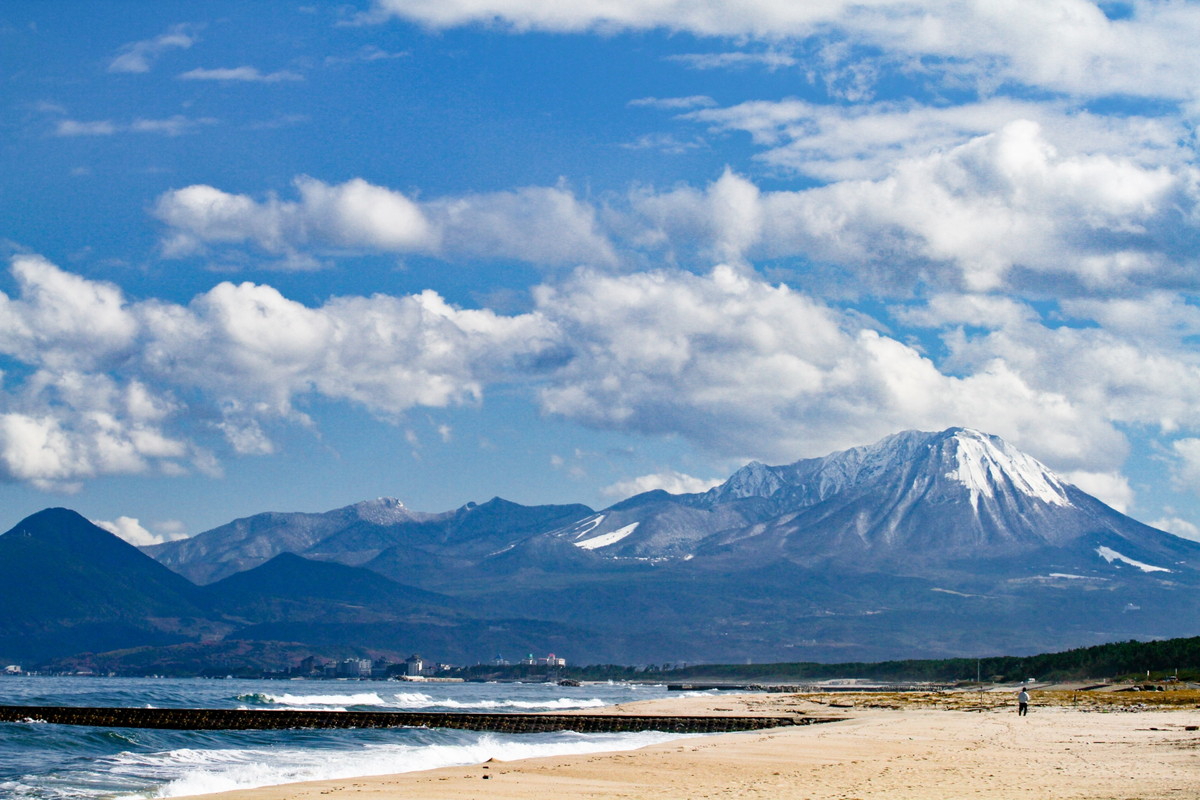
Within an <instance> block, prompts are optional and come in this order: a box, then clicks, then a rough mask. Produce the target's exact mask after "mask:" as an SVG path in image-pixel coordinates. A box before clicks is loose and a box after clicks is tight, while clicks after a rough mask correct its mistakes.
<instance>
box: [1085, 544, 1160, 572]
mask: <svg viewBox="0 0 1200 800" xmlns="http://www.w3.org/2000/svg"><path fill="white" fill-rule="evenodd" d="M1096 553H1097V554H1099V556H1100V557H1101V558H1103V559H1104V560H1105V561H1107V562H1108V563H1110V564H1111V563H1113V562H1114V561H1120V562H1122V563H1125V564H1128V565H1129V566H1131V567H1136V568H1138V569H1140V570H1141V571H1142V572H1170V571H1171V570H1169V569H1167V568H1166V567H1156V566H1154V565H1153V564H1144V563H1142V562H1141V561H1134V560H1133V559H1132V558H1130V557H1129V556H1123V555H1121V554H1120V553H1118V552H1117V551H1116V550H1113V549H1112V548H1111V547H1097V548H1096Z"/></svg>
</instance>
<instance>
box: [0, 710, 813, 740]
mask: <svg viewBox="0 0 1200 800" xmlns="http://www.w3.org/2000/svg"><path fill="white" fill-rule="evenodd" d="M824 721H826V720H823V719H818V718H809V717H799V718H796V717H778V716H776V717H756V716H717V715H714V716H652V715H639V714H628V715H626V714H621V715H618V714H457V713H438V712H406V711H292V710H284V709H280V710H260V709H227V708H211V709H210V708H94V707H84V706H0V722H47V723H55V724H58V725H93V726H97V727H104V728H162V729H171V730H210V731H211V730H285V729H291V728H403V727H408V728H457V729H461V730H473V731H494V732H499V733H544V732H548V731H564V730H567V731H576V732H579V733H624V732H632V731H669V732H672V733H730V732H734V731H750V730H761V729H764V728H777V727H781V726H785V725H804V724H809V723H812V722H824Z"/></svg>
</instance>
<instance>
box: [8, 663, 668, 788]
mask: <svg viewBox="0 0 1200 800" xmlns="http://www.w3.org/2000/svg"><path fill="white" fill-rule="evenodd" d="M665 696H667V688H666V686H650V685H643V684H628V683H608V684H603V683H601V684H585V685H583V686H558V685H557V684H553V683H418V682H398V681H315V680H314V681H273V680H241V679H232V678H228V679H223V680H213V679H202V678H182V679H176V678H104V677H48V676H35V675H26V676H3V677H0V705H44V706H53V705H60V706H129V707H155V708H255V709H261V708H279V709H325V710H335V709H344V710H350V711H455V712H471V711H477V712H512V713H521V712H537V711H566V710H570V709H589V708H602V707H604V706H608V705H613V704H616V703H624V702H629V701H634V700H652V699H656V698H660V697H665ZM678 738H681V735H680V734H678V733H665V732H654V731H651V732H643V733H603V734H581V733H572V732H569V731H563V732H557V733H536V734H500V733H486V732H477V731H460V730H445V729H424V728H390V729H369V730H368V729H363V730H357V729H354V730H273V731H159V730H147V729H139V728H97V727H90V726H76V725H55V724H47V723H44V722H11V723H8V722H6V723H0V798H3V799H4V800H34V798H36V799H37V800H59V799H60V798H72V799H73V798H89V799H90V798H106V799H107V798H114V799H120V800H125V799H127V798H128V799H132V798H155V797H179V796H182V795H193V794H204V793H208V792H222V791H229V790H232V789H243V788H251V787H255V786H268V785H273V784H280V783H292V782H296V781H312V780H322V779H334V778H349V777H356V776H364V775H385V774H392V773H399V772H409V771H414V770H425V769H433V768H435V767H443V766H453V765H464V764H477V763H480V762H483V761H487V760H488V759H489V758H495V759H499V760H502V761H509V760H512V759H518V758H531V757H537V756H549V755H565V754H574V753H591V752H598V751H611V750H629V749H634V748H638V747H643V746H645V745H648V744H654V743H658V742H664V741H668V740H671V739H678Z"/></svg>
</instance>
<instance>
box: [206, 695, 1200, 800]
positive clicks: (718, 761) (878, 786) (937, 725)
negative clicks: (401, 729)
mask: <svg viewBox="0 0 1200 800" xmlns="http://www.w3.org/2000/svg"><path fill="white" fill-rule="evenodd" d="M612 711H613V713H661V714H705V713H718V714H719V713H735V714H747V713H749V714H758V713H761V714H794V715H797V716H807V717H820V718H831V717H832V718H835V720H836V721H832V722H824V723H820V724H812V725H803V726H796V727H786V728H773V729H770V730H766V731H760V732H755V733H738V734H721V735H716V736H700V737H690V738H685V739H680V740H675V741H671V742H667V743H664V744H659V745H654V746H651V747H646V748H643V749H641V750H635V751H626V752H619V753H600V754H591V755H583V756H569V757H552V758H541V759H531V760H528V761H518V762H500V761H491V762H488V763H484V764H476V765H472V766H465V767H452V768H445V769H437V770H430V771H425V772H412V773H406V774H402V775H389V776H378V777H369V778H353V779H342V780H330V781H319V782H313V783H302V784H287V785H281V786H269V787H263V788H259V789H253V790H243V791H235V792H225V793H221V794H210V795H203V797H204V798H206V800H318V799H320V800H383V799H384V798H422V800H441V799H442V798H444V799H445V800H468V799H469V798H480V799H481V800H482V799H483V798H489V799H495V800H506V799H507V798H512V800H525V799H526V798H535V797H537V798H545V797H571V798H573V800H588V799H590V798H597V799H598V798H654V800H670V799H673V798H679V800H685V799H687V800H691V799H693V798H726V797H728V798H733V797H751V798H781V800H791V799H792V798H795V800H826V799H828V800H834V799H835V798H836V799H837V800H866V799H867V798H889V800H935V799H936V800H940V799H941V798H946V799H947V800H950V798H1031V799H1032V798H1037V799H1038V800H1050V799H1051V798H1087V800H1135V799H1136V800H1157V799H1158V798H1190V797H1195V796H1197V794H1198V793H1200V693H1195V692H1165V693H1164V692H1159V693H1152V692H1147V693H1120V694H1117V693H1112V694H1108V695H1101V694H1098V693H1091V692H1071V691H1058V692H1049V691H1045V692H1037V691H1035V692H1034V695H1033V705H1032V708H1031V711H1030V713H1029V715H1028V716H1025V717H1019V716H1018V715H1017V714H1016V706H1015V701H1014V700H1013V695H1012V693H1010V692H993V693H986V694H975V693H952V694H932V693H931V694H927V695H907V694H869V695H864V694H853V695H847V694H827V695H789V694H740V695H716V696H704V697H680V698H678V699H668V700H660V701H652V702H649V703H636V704H627V705H624V706H617V707H614V708H613V709H612Z"/></svg>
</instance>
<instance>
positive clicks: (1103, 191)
mask: <svg viewBox="0 0 1200 800" xmlns="http://www.w3.org/2000/svg"><path fill="white" fill-rule="evenodd" d="M1198 186H1200V172H1197V170H1195V169H1194V168H1191V167H1180V168H1178V169H1177V170H1171V169H1169V168H1167V167H1154V168H1150V167H1142V166H1139V165H1138V164H1136V163H1134V162H1132V161H1129V160H1126V159H1120V158H1113V157H1110V156H1108V155H1075V156H1066V155H1063V154H1061V153H1059V152H1058V151H1057V150H1056V149H1055V148H1054V147H1053V146H1051V145H1050V144H1049V143H1048V142H1047V141H1046V140H1045V138H1044V137H1043V136H1042V135H1041V130H1040V128H1039V127H1038V126H1037V125H1036V124H1034V123H1032V122H1022V121H1018V122H1013V123H1010V124H1008V125H1006V126H1004V127H1003V128H1002V129H1001V130H1000V131H998V132H997V133H994V134H988V135H986V136H981V137H978V138H976V139H973V140H971V141H970V142H968V143H966V144H964V145H961V146H959V147H955V148H952V149H951V150H949V151H946V152H941V153H935V154H932V155H929V156H926V157H922V158H913V159H901V160H900V161H898V162H897V163H896V164H895V165H894V167H893V169H892V171H891V173H890V174H889V175H888V176H887V177H886V178H883V179H880V180H872V181H867V180H854V181H843V182H840V183H836V184H832V185H828V186H823V187H818V188H814V189H808V190H801V191H791V192H789V191H779V192H762V191H760V190H759V189H758V187H757V186H755V185H754V184H753V183H751V182H750V181H748V180H747V179H745V178H744V177H741V176H739V175H736V174H733V173H732V172H728V171H727V172H726V174H725V175H723V176H722V177H721V178H720V179H719V180H717V181H716V182H714V183H713V184H711V185H710V186H709V187H707V188H705V189H703V190H699V189H695V188H692V187H682V188H679V189H675V190H672V191H669V192H663V193H655V192H651V191H645V190H643V191H640V192H637V193H635V194H634V195H633V196H632V198H631V201H630V202H631V205H632V208H633V212H634V214H635V215H639V216H640V218H641V219H640V220H639V223H640V224H641V225H642V226H643V232H642V233H641V234H640V236H639V238H638V239H637V240H636V241H637V242H638V243H640V244H642V245H644V246H648V247H649V246H653V245H655V244H657V245H658V246H660V247H663V248H664V249H666V251H667V252H668V254H669V255H671V256H672V257H676V258H678V257H680V255H681V254H682V255H684V256H686V255H687V253H686V250H684V249H683V248H685V247H692V248H694V249H695V250H697V251H698V252H699V254H700V256H701V259H702V258H703V257H705V256H707V257H714V258H718V259H721V260H731V261H732V260H744V259H747V258H782V257H794V256H800V257H803V258H806V259H809V260H811V261H813V262H815V263H817V264H826V265H832V266H834V267H835V268H837V269H840V270H844V271H845V274H847V275H848V276H849V277H850V278H851V279H852V281H853V283H854V284H855V285H857V286H861V287H863V288H865V289H866V290H867V291H870V292H874V293H883V294H887V293H893V292H899V293H906V292H908V291H911V290H912V288H913V287H915V286H918V285H920V284H922V283H924V284H930V285H935V286H939V287H957V288H962V289H965V290H968V291H973V292H978V291H989V290H993V289H999V288H1030V287H1040V288H1041V289H1042V290H1046V289H1047V288H1049V287H1056V286H1057V287H1062V290H1063V291H1075V292H1094V291H1100V290H1104V291H1108V290H1111V289H1114V288H1122V287H1131V286H1138V285H1141V284H1145V283H1149V282H1153V281H1157V280H1162V279H1164V277H1167V276H1169V277H1171V278H1173V279H1179V280H1189V278H1187V277H1186V276H1187V275H1188V274H1189V273H1191V274H1194V265H1193V264H1192V263H1191V262H1192V256H1191V255H1190V253H1189V251H1188V250H1187V248H1186V246H1185V242H1186V241H1188V240H1189V237H1190V236H1194V234H1193V233H1192V231H1193V226H1194V222H1193V219H1194V218H1196V216H1197V212H1196V205H1197V202H1196V200H1197V197H1196V194H1197V187H1198ZM693 257H694V255H693ZM1191 280H1192V281H1193V282H1194V277H1193V278H1191Z"/></svg>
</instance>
